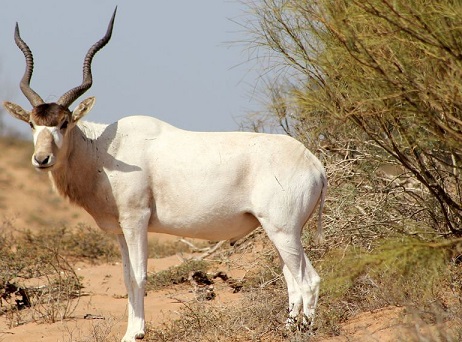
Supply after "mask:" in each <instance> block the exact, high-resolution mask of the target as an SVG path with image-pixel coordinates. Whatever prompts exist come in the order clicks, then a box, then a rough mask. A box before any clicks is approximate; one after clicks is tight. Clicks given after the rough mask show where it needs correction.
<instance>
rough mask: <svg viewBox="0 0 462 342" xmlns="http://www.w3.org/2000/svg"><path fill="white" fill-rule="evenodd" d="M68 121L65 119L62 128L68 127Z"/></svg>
mask: <svg viewBox="0 0 462 342" xmlns="http://www.w3.org/2000/svg"><path fill="white" fill-rule="evenodd" d="M67 123H68V122H67V120H66V121H64V122H63V123H62V125H61V129H66V128H67Z"/></svg>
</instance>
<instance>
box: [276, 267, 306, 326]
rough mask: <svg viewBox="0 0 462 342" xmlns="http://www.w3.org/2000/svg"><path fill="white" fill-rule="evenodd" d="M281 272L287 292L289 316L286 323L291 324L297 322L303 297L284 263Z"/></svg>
mask: <svg viewBox="0 0 462 342" xmlns="http://www.w3.org/2000/svg"><path fill="white" fill-rule="evenodd" d="M281 261H282V260H281ZM282 273H283V274H284V278H285V280H286V284H287V292H288V293H289V317H288V318H287V324H288V325H291V324H294V323H296V322H297V318H298V315H299V314H300V312H301V311H302V306H303V297H302V292H301V291H300V287H299V286H298V284H297V283H296V282H295V279H294V277H292V273H290V271H289V269H288V268H287V266H286V265H283V267H282Z"/></svg>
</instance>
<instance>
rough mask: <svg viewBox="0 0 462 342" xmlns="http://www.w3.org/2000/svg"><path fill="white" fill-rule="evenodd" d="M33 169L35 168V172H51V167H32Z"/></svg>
mask: <svg viewBox="0 0 462 342" xmlns="http://www.w3.org/2000/svg"><path fill="white" fill-rule="evenodd" d="M34 167H35V170H37V171H38V172H46V171H51V169H52V168H53V165H43V166H38V165H34Z"/></svg>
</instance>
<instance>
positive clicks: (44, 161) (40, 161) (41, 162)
mask: <svg viewBox="0 0 462 342" xmlns="http://www.w3.org/2000/svg"><path fill="white" fill-rule="evenodd" d="M34 160H35V161H36V162H37V164H38V165H46V164H48V162H49V161H50V156H45V157H44V158H37V156H34Z"/></svg>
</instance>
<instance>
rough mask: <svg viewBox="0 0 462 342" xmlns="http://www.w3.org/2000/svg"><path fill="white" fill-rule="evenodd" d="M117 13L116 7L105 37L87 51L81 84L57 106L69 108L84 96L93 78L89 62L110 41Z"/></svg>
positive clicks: (66, 94) (61, 99)
mask: <svg viewBox="0 0 462 342" xmlns="http://www.w3.org/2000/svg"><path fill="white" fill-rule="evenodd" d="M116 12H117V7H116V8H115V10H114V13H113V14H112V18H111V21H110V22H109V25H108V28H107V31H106V35H105V36H104V37H103V38H101V39H100V40H99V41H97V42H96V43H95V44H94V45H93V46H92V47H91V48H90V50H88V52H87V55H86V56H85V60H84V62H83V81H82V84H81V85H79V86H77V87H75V88H73V89H71V90H69V91H68V92H67V93H65V94H64V95H63V96H61V97H60V98H59V100H58V101H57V102H56V103H57V104H59V105H61V106H63V107H66V108H69V106H70V105H71V104H72V103H73V102H74V101H75V100H77V98H79V97H80V96H81V95H82V94H84V93H85V92H86V91H87V90H88V89H89V88H90V87H91V85H92V84H93V77H92V75H91V62H92V60H93V57H94V56H95V54H96V53H97V52H98V51H99V50H101V49H102V48H103V47H104V46H105V45H106V44H107V43H108V42H109V39H111V35H112V27H113V26H114V19H115V15H116Z"/></svg>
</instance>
